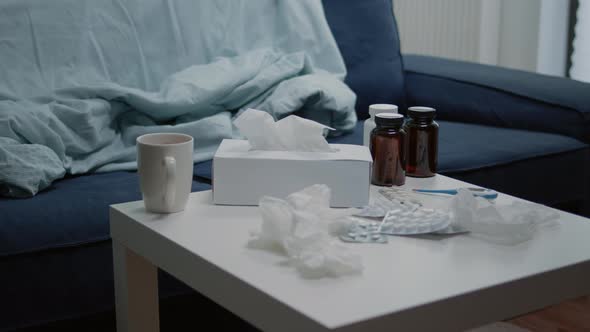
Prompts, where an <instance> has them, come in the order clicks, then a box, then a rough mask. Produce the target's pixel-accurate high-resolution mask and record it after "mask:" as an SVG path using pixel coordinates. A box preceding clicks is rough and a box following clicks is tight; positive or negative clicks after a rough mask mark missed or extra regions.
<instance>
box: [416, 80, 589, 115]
mask: <svg viewBox="0 0 590 332" xmlns="http://www.w3.org/2000/svg"><path fill="white" fill-rule="evenodd" d="M404 71H405V72H406V73H411V74H414V75H421V76H430V77H436V78H439V79H444V80H448V81H453V82H458V83H463V84H469V85H474V86H478V87H481V88H484V89H489V90H493V91H497V92H501V93H505V94H508V95H511V96H515V97H519V98H524V99H526V100H531V101H536V102H541V103H544V104H547V105H551V106H555V107H559V108H561V109H564V110H567V111H570V112H574V113H576V114H577V115H578V116H579V117H580V118H581V119H582V120H584V121H588V120H590V112H584V111H581V110H576V109H574V108H572V107H570V106H564V105H561V104H557V103H554V102H551V101H547V100H545V99H542V98H534V97H531V96H528V95H524V94H521V93H516V92H514V91H509V90H506V89H502V88H498V87H495V86H489V85H486V84H482V83H477V82H472V81H468V80H461V79H457V78H450V77H447V76H442V75H437V74H428V73H423V72H419V71H415V70H411V69H410V70H408V69H404Z"/></svg>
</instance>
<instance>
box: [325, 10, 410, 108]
mask: <svg viewBox="0 0 590 332" xmlns="http://www.w3.org/2000/svg"><path fill="white" fill-rule="evenodd" d="M323 4H324V11H325V13H326V18H327V19H328V24H329V25H330V28H331V29H332V33H333V34H334V38H335V39H336V43H337V44H338V47H339V48H340V52H341V53H342V57H343V58H344V62H345V64H346V69H347V70H348V75H347V76H346V83H347V84H348V86H350V88H351V89H352V90H354V92H356V94H357V102H356V111H357V114H358V116H359V118H360V119H365V118H367V117H368V111H369V105H370V104H375V103H393V104H397V105H400V106H402V107H403V106H404V105H405V102H404V98H405V96H404V72H403V64H402V57H401V54H400V42H399V34H398V30H397V25H396V22H395V18H394V16H393V3H392V1H391V0H362V1H358V0H323Z"/></svg>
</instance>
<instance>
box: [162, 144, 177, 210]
mask: <svg viewBox="0 0 590 332" xmlns="http://www.w3.org/2000/svg"><path fill="white" fill-rule="evenodd" d="M164 167H165V168H166V191H165V192H164V205H165V206H166V210H167V211H171V210H172V205H173V204H174V198H175V196H176V186H175V183H176V159H174V157H170V156H166V157H164Z"/></svg>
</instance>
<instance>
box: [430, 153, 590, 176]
mask: <svg viewBox="0 0 590 332" xmlns="http://www.w3.org/2000/svg"><path fill="white" fill-rule="evenodd" d="M580 150H588V151H587V152H588V153H589V154H590V146H585V147H581V148H576V149H572V150H566V151H560V152H554V153H548V154H544V155H540V156H531V157H526V158H523V159H516V158H512V159H509V160H507V161H502V162H498V163H494V164H492V163H489V164H484V165H483V166H478V167H466V168H459V169H453V170H444V171H440V173H441V174H443V175H450V174H455V173H462V172H470V171H476V170H485V169H488V168H493V167H496V166H506V165H510V164H514V163H519V162H526V161H529V160H534V159H542V158H552V157H556V156H558V155H561V154H566V153H574V152H577V151H580Z"/></svg>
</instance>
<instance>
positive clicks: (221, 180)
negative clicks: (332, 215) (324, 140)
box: [213, 139, 372, 207]
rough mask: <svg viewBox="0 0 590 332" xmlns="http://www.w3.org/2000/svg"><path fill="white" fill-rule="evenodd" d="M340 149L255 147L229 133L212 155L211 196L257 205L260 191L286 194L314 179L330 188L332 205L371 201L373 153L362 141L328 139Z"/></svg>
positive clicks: (218, 201)
mask: <svg viewBox="0 0 590 332" xmlns="http://www.w3.org/2000/svg"><path fill="white" fill-rule="evenodd" d="M330 146H331V147H332V148H334V149H336V152H295V151H261V150H251V149H250V144H249V143H248V141H246V140H232V139H225V140H223V142H221V145H220V146H219V148H218V149H217V152H216V153H215V156H214V157H213V202H214V203H215V204H225V205H258V201H259V200H260V198H261V197H262V196H273V197H278V198H285V197H287V195H289V194H291V193H293V192H296V191H299V190H301V189H303V188H305V187H307V186H310V185H313V184H326V185H327V186H328V187H330V189H331V190H332V199H331V206H332V207H360V206H364V205H367V204H368V203H369V184H370V173H371V163H372V158H371V153H370V152H369V149H367V147H365V146H361V145H349V144H330Z"/></svg>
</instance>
